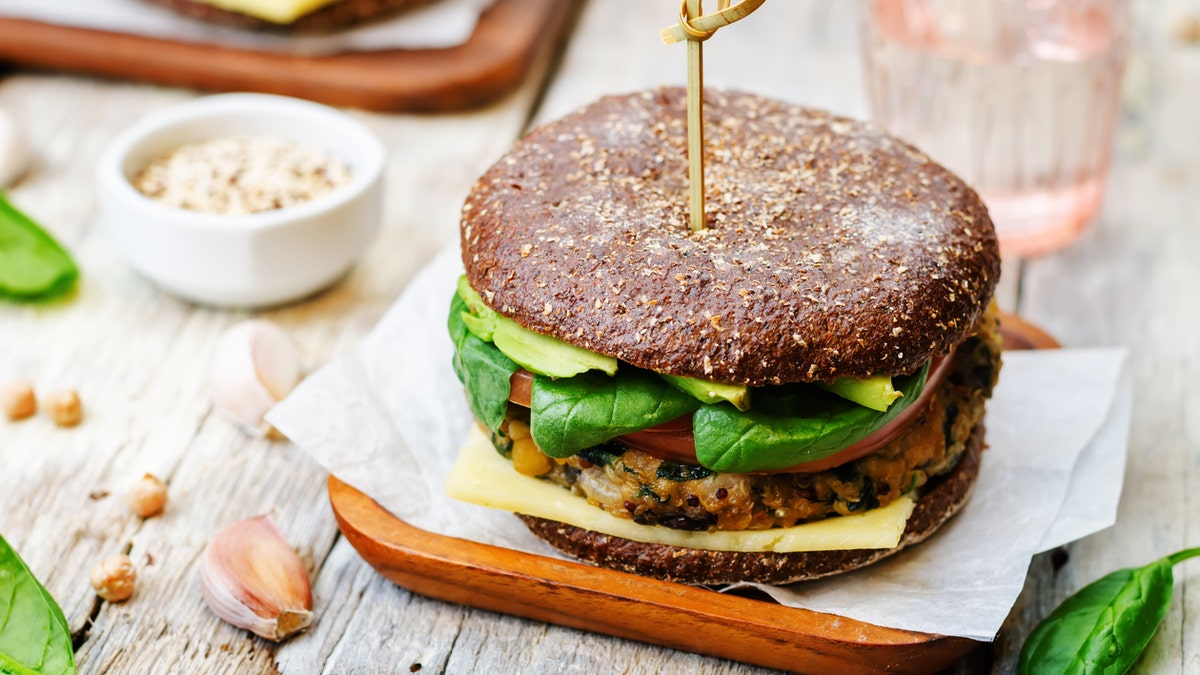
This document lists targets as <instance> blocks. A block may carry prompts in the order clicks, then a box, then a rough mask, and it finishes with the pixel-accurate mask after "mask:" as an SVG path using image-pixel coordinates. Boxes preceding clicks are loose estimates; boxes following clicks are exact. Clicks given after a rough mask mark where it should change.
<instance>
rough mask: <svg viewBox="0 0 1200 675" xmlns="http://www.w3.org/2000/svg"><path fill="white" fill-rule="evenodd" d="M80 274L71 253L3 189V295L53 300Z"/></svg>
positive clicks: (0, 212) (0, 222) (0, 247)
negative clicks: (10, 199)
mask: <svg viewBox="0 0 1200 675" xmlns="http://www.w3.org/2000/svg"><path fill="white" fill-rule="evenodd" d="M78 278H79V270H78V269H77V268H76V267H75V263H74V261H72V260H71V256H70V255H69V254H68V253H67V252H66V251H65V250H63V248H62V247H61V246H59V245H58V242H56V241H55V240H54V238H53V237H51V236H50V235H49V234H47V233H46V232H45V230H43V229H42V228H41V227H38V225H37V223H35V222H33V221H32V220H30V219H29V217H28V216H26V215H25V214H24V213H21V212H20V211H19V210H17V208H16V207H15V206H13V205H12V204H10V203H9V202H8V200H7V199H6V198H5V197H4V193H2V192H0V297H5V296H7V297H10V298H12V299H15V300H28V301H42V300H50V299H54V298H57V297H60V296H62V295H65V294H66V293H68V292H69V291H70V290H71V289H72V288H73V287H74V286H75V280H76V279H78Z"/></svg>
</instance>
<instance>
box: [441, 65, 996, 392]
mask: <svg viewBox="0 0 1200 675" xmlns="http://www.w3.org/2000/svg"><path fill="white" fill-rule="evenodd" d="M685 97H686V93H685V90H684V89H682V88H666V89H659V90H655V91H644V92H637V93H633V94H628V95H624V96H609V97H606V98H603V99H600V100H599V101H597V102H596V103H593V104H592V105H589V106H587V107H586V108H583V109H582V110H579V111H577V112H574V113H572V114H570V115H567V116H566V117H564V118H562V119H560V120H557V121H555V122H552V123H550V124H547V125H545V126H542V127H540V128H538V129H536V130H534V131H533V132H532V133H530V134H529V135H528V136H526V137H525V138H524V139H522V140H521V141H519V142H518V143H517V144H516V145H515V146H514V147H513V148H512V150H511V151H510V152H509V153H508V154H507V155H505V156H504V157H503V158H501V160H500V161H499V162H497V163H496V164H495V165H494V166H493V167H492V168H491V169H490V170H488V172H487V173H486V174H484V176H483V177H482V178H481V179H480V180H479V182H478V183H477V184H476V185H475V187H474V188H473V189H472V191H471V194H470V196H469V197H468V198H467V200H466V203H465V204H464V206H463V214H462V218H463V220H462V251H463V263H464V265H465V267H466V272H467V277H468V280H469V281H470V284H471V286H472V287H473V288H475V290H477V291H479V293H480V295H481V296H482V297H483V298H484V301H485V302H486V303H487V304H488V305H489V306H491V307H492V308H493V309H495V310H496V311H498V312H500V313H501V314H503V315H505V316H508V317H510V318H512V319H514V320H515V321H516V322H517V323H519V324H520V325H522V326H524V327H525V328H528V329H530V330H533V331H536V332H538V333H544V334H548V335H553V336H555V337H558V338H561V339H563V340H565V341H567V342H569V343H571V344H574V345H577V346H579V347H582V348H585V349H589V350H592V351H595V352H599V353H601V354H606V355H609V356H614V357H616V358H619V359H621V360H624V361H627V362H629V363H632V364H633V365H635V366H638V367H641V368H648V369H651V370H655V371H659V372H663V373H670V374H675V375H685V376H689V377H697V378H702V379H707V380H713V381H717V382H727V383H734V384H744V385H751V386H759V385H765V384H780V383H786V382H810V381H822V380H824V381H828V380H833V379H836V378H839V377H855V378H861V377H867V376H869V375H874V374H893V375H894V374H900V373H906V372H911V371H912V370H914V369H915V368H917V367H918V366H920V365H921V364H922V363H924V362H925V361H927V360H928V359H929V358H930V357H931V356H933V355H936V354H939V353H942V352H945V351H947V350H948V349H949V348H951V347H952V346H953V345H955V344H957V343H959V342H960V341H962V340H963V339H964V338H966V337H967V336H968V335H969V334H970V333H971V331H972V330H973V329H974V327H975V323H976V321H977V320H978V319H979V317H980V316H981V314H982V312H983V310H984V309H985V308H986V306H987V303H988V301H989V299H990V298H991V295H992V291H993V289H994V288H995V285H996V281H997V278H998V277H999V273H1000V258H999V248H998V246H997V242H996V235H995V231H994V230H993V228H992V223H991V220H990V219H989V218H988V214H987V209H986V208H985V207H984V205H983V203H982V202H981V201H980V199H979V197H978V196H977V195H976V194H975V192H974V191H973V190H972V189H971V188H970V187H969V186H967V185H966V183H964V182H963V181H962V180H960V179H959V178H957V177H956V176H954V175H953V174H951V173H950V172H949V171H947V170H946V169H944V168H942V167H941V166H939V165H938V164H935V163H934V162H933V161H932V160H930V159H929V157H927V156H926V155H924V154H923V153H921V152H920V151H918V150H916V149H915V148H913V147H912V146H910V145H907V144H906V143H904V142H902V141H900V140H897V139H895V138H893V137H891V136H889V135H887V134H885V133H883V132H881V131H879V130H878V129H876V128H874V127H872V126H870V125H868V124H864V123H862V122H857V121H854V120H851V119H847V118H842V117H837V116H834V115H830V114H828V113H824V112H819V111H815V110H810V109H807V108H802V107H798V106H795V105H790V104H787V103H783V102H780V101H774V100H771V99H767V98H762V97H759V96H753V95H750V94H744V93H738V92H723V91H712V90H709V91H706V93H705V103H704V116H705V148H704V153H705V166H706V170H705V180H706V185H705V194H706V202H707V205H706V214H705V215H706V220H707V225H708V227H707V229H706V230H704V231H701V232H697V233H693V232H690V231H689V230H688V226H687V222H688V201H687V200H688V177H687V147H686V146H687V125H686V119H685V114H686V110H685V108H686V102H685Z"/></svg>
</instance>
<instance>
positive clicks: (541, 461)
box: [512, 437, 554, 476]
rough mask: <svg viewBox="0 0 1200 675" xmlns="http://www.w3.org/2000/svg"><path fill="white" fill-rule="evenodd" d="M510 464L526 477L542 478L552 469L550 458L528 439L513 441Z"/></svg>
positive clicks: (552, 464)
mask: <svg viewBox="0 0 1200 675" xmlns="http://www.w3.org/2000/svg"><path fill="white" fill-rule="evenodd" d="M512 462H513V468H514V469H516V470H517V472H518V473H522V474H525V475H526V476H543V475H545V474H547V473H549V472H550V469H552V468H554V463H553V462H551V461H550V458H549V457H547V456H546V455H545V454H544V453H543V452H542V451H541V450H539V449H538V446H537V443H534V442H533V439H532V438H528V437H526V438H522V439H520V440H514V441H513V446H512Z"/></svg>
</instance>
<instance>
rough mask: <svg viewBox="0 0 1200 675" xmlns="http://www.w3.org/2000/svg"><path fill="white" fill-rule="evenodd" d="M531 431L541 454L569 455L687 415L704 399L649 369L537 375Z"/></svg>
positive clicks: (552, 455)
mask: <svg viewBox="0 0 1200 675" xmlns="http://www.w3.org/2000/svg"><path fill="white" fill-rule="evenodd" d="M531 403H532V405H531V406H530V410H531V422H530V433H531V434H532V436H533V441H534V442H535V443H537V446H538V447H539V448H541V450H542V452H544V453H546V454H547V455H550V456H551V457H570V456H571V455H573V454H575V453H577V452H579V451H580V450H583V449H584V448H589V447H591V446H593V445H596V444H599V443H603V442H604V441H607V440H609V439H610V438H614V437H616V436H620V435H622V434H628V433H632V432H634V431H641V430H642V429H648V428H650V427H653V426H657V425H659V424H662V423H663V422H669V421H671V420H673V419H675V418H677V417H682V416H684V415H686V414H688V413H690V412H692V411H694V410H695V409H696V408H698V407H700V402H699V401H697V400H696V399H695V398H694V397H693V396H691V395H690V394H685V393H683V392H682V391H679V390H678V389H676V388H675V387H672V386H671V385H669V384H667V383H666V382H665V381H663V380H662V378H659V377H658V376H656V375H654V374H653V373H650V372H646V371H638V370H633V369H623V370H622V371H621V372H620V373H618V374H617V376H616V377H609V376H607V375H602V374H600V373H584V374H583V375H576V376H575V377H571V378H565V379H558V380H554V379H551V378H548V377H542V376H541V375H538V376H536V377H534V378H533V396H532V401H531Z"/></svg>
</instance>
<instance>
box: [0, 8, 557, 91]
mask: <svg viewBox="0 0 1200 675" xmlns="http://www.w3.org/2000/svg"><path fill="white" fill-rule="evenodd" d="M572 4H573V2H572V1H571V0H567V1H562V0H498V1H497V2H496V4H495V5H493V6H492V7H490V8H489V9H488V10H486V11H485V12H484V13H483V15H482V16H480V19H479V24H478V25H477V26H476V30H475V32H474V33H473V34H472V36H471V38H470V39H469V40H468V41H467V42H465V43H463V44H461V45H458V46H456V47H451V48H448V49H418V50H389V51H379V52H348V53H342V54H334V55H329V56H317V57H304V56H292V55H288V54H281V53H275V52H256V51H251V50H245V49H237V48H229V47H215V46H211V45H204V44H198V43H183V42H172V41H169V40H159V39H154V38H150V37H145V36H141V35H131V34H122V33H111V32H104V31H97V30H87V29H83V28H76V27H69V26H58V25H53V24H45V23H39V22H35V21H27V20H22V19H10V18H3V17H0V60H8V61H12V62H15V63H20V64H24V65H30V66H38V67H43V68H57V69H63V70H71V71H77V72H84V73H92V74H96V75H105V76H109V77H120V78H128V79H134V80H144V81H148V82H156V83H159V84H168V85H176V86H184V87H196V88H200V89H209V90H215V91H260V92H265V93H270V94H283V95H285V96H298V97H301V98H308V99H312V100H314V101H320V102H322V103H328V104H330V105H338V106H352V107H357V108H365V109H368V110H382V111H408V112H417V111H437V112H445V111H453V110H463V109H467V108H472V107H477V106H480V105H483V104H486V103H490V102H492V101H495V100H496V99H498V98H500V97H501V96H503V95H504V94H505V93H507V92H509V91H512V90H513V89H514V88H515V87H516V86H517V85H519V84H520V83H521V81H522V80H523V79H524V77H525V75H526V73H527V72H528V71H529V69H530V67H531V66H532V64H533V62H534V60H535V59H536V58H537V56H538V54H539V52H540V51H541V50H542V48H543V47H544V43H546V42H553V41H554V40H555V39H556V37H557V32H558V30H559V28H560V27H561V25H562V23H563V20H564V19H565V18H566V16H567V15H568V14H569V12H570V10H571V5H572Z"/></svg>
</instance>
